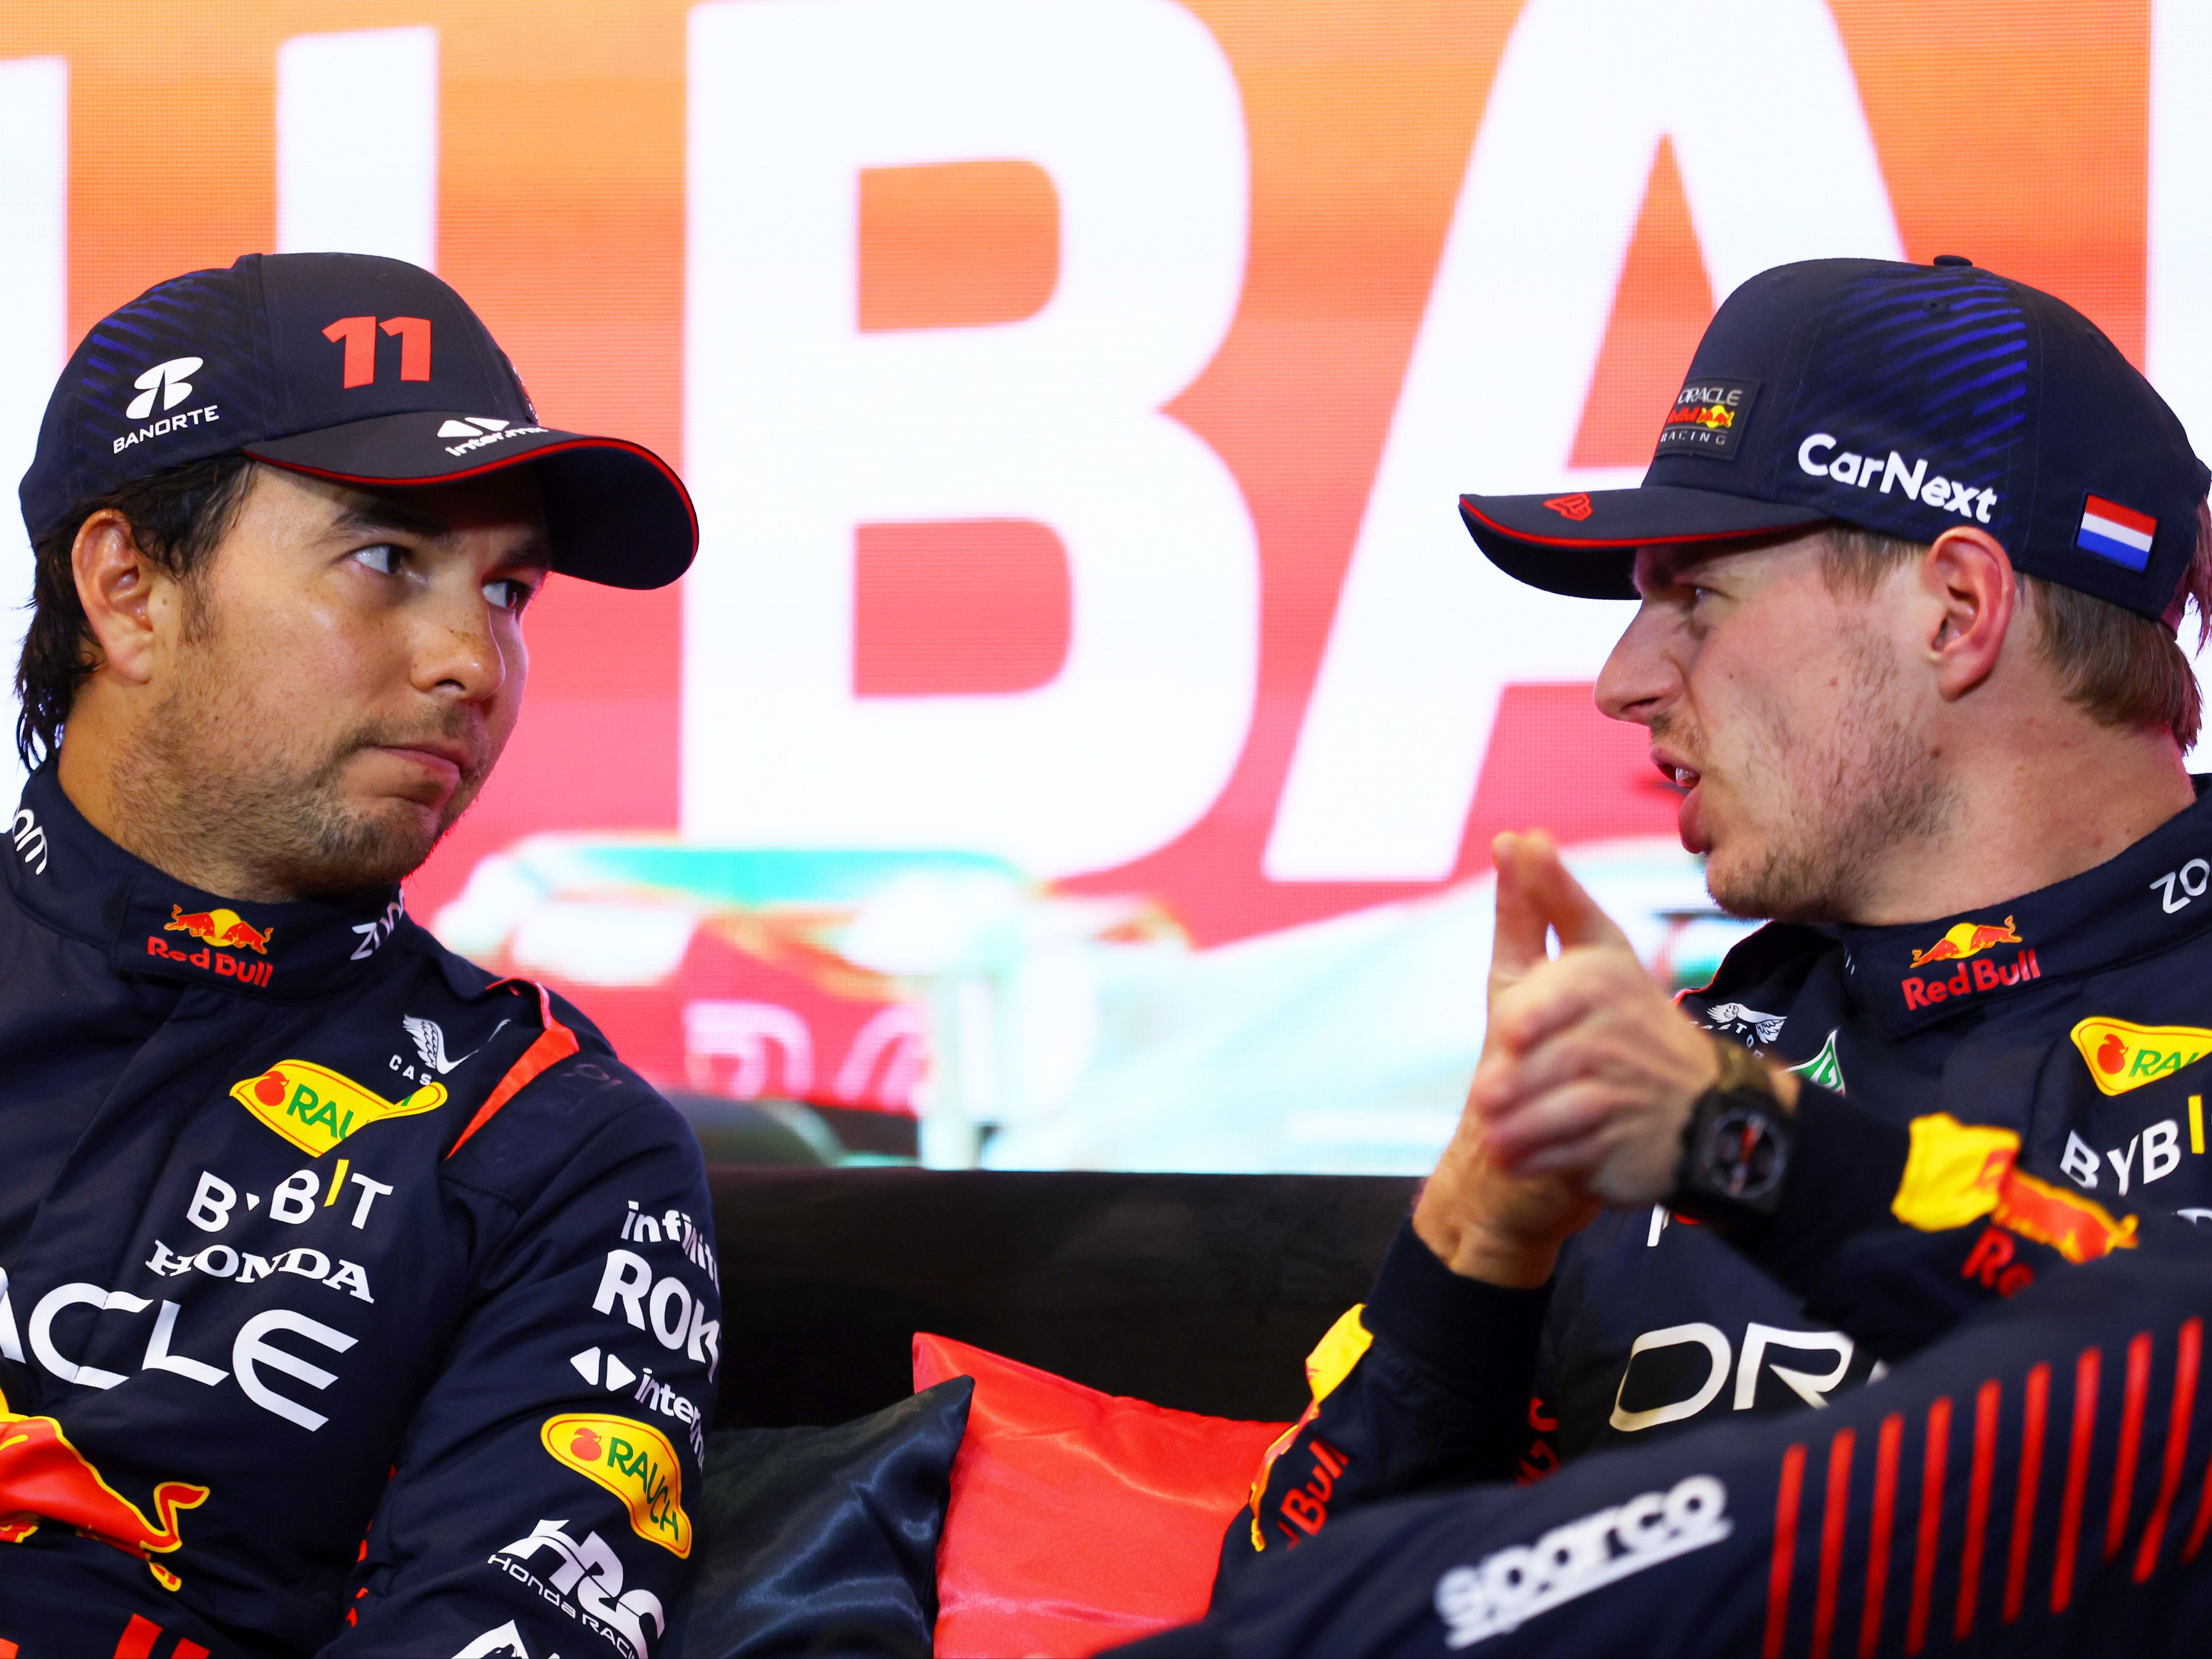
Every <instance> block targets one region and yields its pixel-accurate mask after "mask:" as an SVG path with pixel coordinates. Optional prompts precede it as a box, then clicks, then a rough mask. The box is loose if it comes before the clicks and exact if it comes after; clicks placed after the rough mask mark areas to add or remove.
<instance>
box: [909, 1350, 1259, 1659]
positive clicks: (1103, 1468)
mask: <svg viewBox="0 0 2212 1659" xmlns="http://www.w3.org/2000/svg"><path fill="white" fill-rule="evenodd" d="M953 1376H972V1377H974V1378H975V1402H974V1404H973V1405H972V1406H970V1407H969V1413H968V1433H967V1437H965V1438H964V1439H963V1441H962V1442H961V1443H960V1455H959V1456H958V1457H957V1459H956V1460H955V1461H954V1462H953V1465H952V1502H951V1507H950V1508H949V1509H948V1510H946V1511H945V1534H944V1539H943V1541H942V1542H941V1543H939V1546H938V1551H937V1605H938V1613H937V1651H938V1653H939V1656H941V1659H970V1656H977V1659H994V1656H1001V1655H1006V1654H1023V1655H1030V1654H1036V1655H1044V1656H1048V1659H1062V1656H1067V1659H1075V1656H1079V1655H1083V1654H1090V1653H1096V1652H1097V1650H1099V1649H1101V1648H1105V1647H1111V1646H1112V1645H1113V1644H1115V1643H1117V1642H1129V1641H1133V1640H1135V1639H1136V1638H1138V1637H1139V1636H1144V1635H1147V1634H1149V1633H1150V1632H1153V1631H1156V1630H1161V1629H1164V1628H1165V1627H1166V1626H1170V1625H1180V1624H1185V1623H1188V1621H1189V1620H1194V1619H1196V1618H1199V1617H1200V1616H1201V1615H1202V1614H1203V1613H1205V1612H1206V1598H1207V1596H1209V1595H1212V1590H1213V1569H1214V1564H1215V1563H1216V1562H1217V1561H1218V1559H1219V1558H1220V1553H1221V1538H1222V1534H1223V1533H1224V1532H1225V1531H1226V1530H1227V1529H1228V1526H1229V1521H1230V1517H1231V1516H1233V1515H1234V1514H1235V1513H1236V1512H1237V1510H1238V1509H1239V1508H1240V1507H1241V1506H1242V1505H1243V1504H1244V1502H1245V1500H1246V1498H1248V1497H1249V1495H1250V1491H1251V1485H1252V1474H1253V1472H1254V1471H1255V1469H1257V1468H1259V1466H1260V1458H1261V1455H1262V1454H1263V1453H1265V1452H1266V1450H1267V1447H1268V1446H1269V1444H1270V1443H1273V1440H1274V1439H1275V1437H1277V1436H1278V1435H1279V1434H1281V1433H1282V1431H1284V1429H1285V1428H1286V1427H1287V1426H1289V1425H1287V1424H1283V1423H1245V1422H1239V1421H1237V1420H1236V1419H1232V1418H1225V1417H1200V1416H1198V1415H1196V1414H1195V1413H1191V1412H1176V1411H1169V1410H1167V1409H1166V1408H1165V1407H1160V1406H1153V1405H1148V1404H1147V1403H1146V1402H1145V1401H1141V1400H1125V1399H1123V1398H1122V1397H1121V1396H1120V1395H1111V1394H1101V1393H1099V1392H1098V1391H1097V1389H1086V1388H1085V1387H1083V1385H1082V1384H1080V1383H1071V1382H1069V1381H1068V1380H1067V1379H1066V1377H1064V1376H1054V1375H1053V1374H1052V1373H1051V1372H1050V1371H1041V1370H1037V1369H1036V1367H1034V1366H1031V1365H1024V1364H1018V1363H1017V1362H1016V1361H1014V1360H1012V1359H1005V1358H1000V1356H999V1355H997V1354H994V1353H991V1352H987V1351H985V1350H984V1349H981V1348H971V1347H969V1346H968V1345H967V1344H966V1343H964V1342H955V1341H952V1340H950V1339H949V1338H946V1337H942V1336H931V1335H929V1334H926V1333H920V1334H916V1335H915V1339H914V1386H915V1388H916V1389H926V1388H929V1387H931V1386H932V1385H933V1384H935V1383H941V1382H944V1381H945V1379H946V1378H947V1377H953Z"/></svg>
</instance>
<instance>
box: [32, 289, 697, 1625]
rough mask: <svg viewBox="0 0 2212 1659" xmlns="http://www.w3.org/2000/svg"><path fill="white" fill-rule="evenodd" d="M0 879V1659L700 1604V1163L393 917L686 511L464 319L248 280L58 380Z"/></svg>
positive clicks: (44, 430) (573, 1618) (664, 570)
mask: <svg viewBox="0 0 2212 1659" xmlns="http://www.w3.org/2000/svg"><path fill="white" fill-rule="evenodd" d="M21 495H22V506H23V516H24V520H25V522H26V524H27V526H28V528H29V531H30V535H31V539H32V542H33V549H34V551H35V555H36V564H37V577H36V592H35V603H34V607H33V612H32V616H31V620H30V624H29V628H28V631H27V636H26V639H25V642H24V647H23V654H22V661H21V667H20V669H19V671H18V675H17V685H18V689H19V690H20V692H21V699H22V717H21V732H20V738H19V741H20V744H21V749H22V751H23V755H24V758H25V761H26V763H27V764H31V765H33V767H34V768H35V769H34V770H33V774H32V776H31V778H30V781H29V783H28V784H27V787H26V788H25V790H24V793H23V798H22V802H21V806H20V808H19V809H18V810H17V811H16V812H15V817H14V819H13V821H12V823H11V824H10V826H9V839H8V844H7V847H6V848H5V854H6V855H5V856H0V866H4V872H5V873H4V878H0V887H4V890H0V960H4V962H5V964H6V965H5V969H4V970H0V973H3V974H4V976H3V977H0V985H4V987H5V988H4V990H0V1654H7V1655H12V1654H15V1653H17V1652H18V1651H20V1652H21V1653H22V1654H23V1655H24V1656H26V1659H30V1656H34V1655H40V1654H46V1653H57V1654H59V1653H70V1654H91V1653H99V1654H106V1653H110V1652H113V1653H118V1654H123V1653H129V1654H137V1655H147V1654H155V1653H158V1654H160V1655H162V1656H164V1659H167V1656H169V1655H176V1656H180V1659H189V1656H200V1655H209V1654H215V1655H228V1654H245V1653H293V1652H307V1651H328V1652H333V1653H352V1652H361V1653H409V1654H434V1653H435V1654H451V1653H467V1654H472V1655H490V1654H508V1653H520V1654H532V1655H539V1656H544V1655H546V1654H550V1653H553V1652H556V1651H558V1652H562V1653H567V1654H569V1655H572V1656H574V1655H577V1654H582V1653H588V1652H599V1653H611V1654H613V1655H615V1656H619V1659H647V1655H648V1653H649V1652H650V1651H652V1650H654V1649H655V1647H656V1645H657V1644H658V1641H659V1637H660V1635H661V1632H662V1631H663V1629H664V1627H665V1623H666V1620H667V1617H668V1614H669V1613H670V1611H671V1607H672V1606H673V1604H674V1601H675V1596H676V1593H677V1591H678V1588H679V1587H680V1584H681V1583H682V1581H683V1578H684V1573H685V1571H686V1567H685V1563H686V1559H687V1558H688V1557H689V1555H690V1552H691V1549H692V1545H693V1539H692V1531H691V1522H690V1515H689V1513H688V1511H687V1509H686V1504H687V1500H689V1501H696V1492H697V1489H698V1480H699V1471H700V1461H701V1456H702V1444H703V1440H702V1431H703V1426H704V1425H705V1424H707V1423H708V1422H710V1421H711V1420H712V1418H713V1412H714V1387H713V1384H714V1376H715V1373H716V1370H717V1368H718V1366H719V1364H720V1297H719V1291H718V1285H717V1279H716V1273H715V1268H714V1243H713V1238H712V1233H711V1221H710V1212H709V1207H708V1193H707V1188H706V1182H705V1179H704V1173H703V1170H702V1164H701V1159H700V1155H699V1150H698V1147H697V1145H696V1141H695V1140H694V1139H692V1138H691V1136H690V1133H689V1132H688V1130H687V1129H686V1127H685V1126H684V1122H683V1121H682V1119H681V1118H679V1117H678V1115H676V1113H675V1112H674V1111H673V1110H672V1109H671V1108H670V1107H669V1106H668V1105H667V1104H666V1103H665V1102H663V1101H662V1100H661V1099H660V1098H659V1097H658V1096H657V1095H656V1094H655V1093H654V1092H653V1090H652V1089H651V1088H650V1087H649V1086H648V1085H646V1084H645V1083H644V1082H643V1081H642V1080H641V1079H639V1078H638V1077H637V1076H636V1074H635V1073H632V1072H630V1071H629V1070H628V1069H627V1068H626V1067H625V1066H623V1065H622V1063H621V1062H620V1061H619V1060H617V1059H616V1057H615V1055H614V1054H613V1051H612V1050H611V1048H609V1046H608V1045H607V1043H606V1042H605V1039H604V1038H603V1037H602V1036H600V1035H599V1033H598V1032H597V1031H596V1030H593V1029H592V1026H591V1024H589V1023H588V1022H587V1021H586V1020H585V1019H584V1018H583V1017H582V1016H581V1015H580V1014H579V1013H578V1012H576V1010H574V1008H572V1007H570V1006H568V1004H567V1003H565V1002H563V1001H562V1000H560V999H558V998H556V997H552V996H550V995H549V994H547V993H546V992H544V990H543V989H542V988H540V987H537V986H534V985H531V984H528V983H526V982H522V981H512V980H506V981H500V980H495V979H493V978H492V977H491V976H490V975H488V974H486V973H483V971H481V970H479V969H477V968H475V967H474V966H472V965H471V964H470V963H466V962H465V961H462V960H461V959H459V957H455V956H453V954H452V953H450V952H449V951H445V950H444V949H442V948H441V946H440V945H438V943H437V941H436V940H435V939H432V938H431V937H430V935H429V934H428V933H426V932H424V931H423V930H422V928H421V927H418V926H417V925H416V923H415V922H414V921H412V920H410V918H409V917H408V915H407V914H406V911H405V908H404V902H403V901H402V899H401V896H400V890H399V887H398V883H399V881H400V879H401V878H403V877H404V876H405V875H407V874H408V873H409V872H410V871H412V870H413V869H415V868H416V866H418V865H420V864H421V863H422V860H423V859H424V858H425V857H427V856H428V854H429V852H430V849H431V848H433V847H434V846H435V844H436V842H437V841H438V838H439V837H440V836H441V835H442V834H443V833H444V832H445V831H446V829H448V828H449V827H450V826H451V825H452V823H453V821H454V819H455V818H456V817H459V814H460V813H461V812H462V811H463V810H464V809H465V808H466V806H467V805H469V803H470V801H471V799H474V797H475V796H476V793H477V791H478V790H479V789H480V788H481V787H483V781H484V779H485V777H486V776H487V775H489V772H490V770H491V768H492V766H493V765H494V763H495V762H496V761H497V760H498V758H499V754H500V751H501V748H502V746H503V745H504V744H505V743H506V741H507V737H508V735H509V734H510V733H511V732H513V726H514V722H515V719H516V715H517V714H518V712H519V710H520V703H521V697H522V691H523V684H524V680H525V678H526V672H527V656H526V652H525V650H524V647H523V621H522V619H523V615H524V612H525V611H526V607H527V606H528V605H529V604H530V602H531V600H532V596H533V595H534V594H535V593H536V592H538V589H539V588H541V587H542V586H544V583H545V582H546V581H547V580H549V579H550V576H551V575H552V574H555V573H558V574H566V575H571V576H576V577H580V578H582V579H584V580H590V581H597V582H603V583H608V584H611V585H613V586H623V587H637V588H641V587H656V586H663V585H665V584H666V583H669V582H671V581H674V580H677V578H678V577H679V576H681V575H682V574H683V573H684V569H685V568H686V567H687V566H688V565H689V564H690V561H691V558H692V555H693V552H694V550H695V548H696V524H695V521H694V519H693V516H692V513H691V507H690V501H689V499H688V497H687V496H686V495H685V493H684V487H683V485H682V483H680V482H679V481H678V478H677V477H676V476H675V474H674V473H673V472H672V471H671V470H670V469H669V468H668V467H667V466H666V465H665V464H664V463H662V462H661V461H660V460H659V459H657V458H655V457H654V456H653V455H652V454H651V453H648V452H647V451H646V450H644V449H642V448H641V447H638V446H637V445H635V444H632V443H628V442H625V441H621V440H618V439H613V438H605V437H592V436H586V435H580V434H576V433H570V432H562V431H556V430H554V429H551V428H548V427H546V426H544V424H543V423H542V422H539V420H538V416H537V412H536V410H534V409H533V408H532V405H531V402H530V399H529V398H528V396H527V395H526V393H525V392H524V390H523V387H522V384H521V382H520V380H519V379H518V378H517V377H516V375H515V373H514V370H513V368H512V367H511V366H510V365H509V364H508V362H507V359H506V357H505V356H504V355H503V354H502V353H501V350H500V349H499V347H498V345H497V344H496V343H495V342H494V341H493V339H492V337H491V336H490V334H489V332H488V331H486V330H485V328H484V326H483V324H482V323H481V322H480V321H479V320H478V319H477V317H476V316H475V314H474V313H471V311H470V309H469V307H467V305H466V304H465V303H464V302H463V301H462V300H461V298H460V297H459V295H457V294H455V293H454V292H453V290H452V289H450V288H448V287H447V286H446V284H444V283H441V282H440V281H439V280H438V279H437V278H435V276H431V275H429V274H428V272H426V271H422V270H417V269H416V268H415V267H413V266H411V265H407V264H401V263H399V262H398V261H395V260H390V259H381V258H367V257H362V256H356V255H347V254H287V255H278V256H264V255H248V256H247V257H246V258H241V259H240V260H239V261H238V262H237V263H236V264H234V265H232V266H231V267H230V268H229V269H228V270H202V271H195V272H192V273H191V274H189V275H187V276H179V277H178V278H176V279H174V280H173V281H170V282H167V283H161V284H160V285H159V286H157V287H155V288H154V289H149V290H148V292H146V293H145V294H143V295H140V296H139V297H138V298H137V300H134V301H131V303H130V304H129V305H127V306H125V307H123V308H122V309H121V310H119V311H117V312H116V313H113V314H112V315H111V316H109V317H107V318H106V319H103V320H102V321H101V322H100V323H99V324H98V325H96V326H94V328H93V330H92V331H91V332H90V333H88V335H87V336H86V337H85V338H84V340H83V342H82V343H81V344H80V345H79V346H78V347H77V349H76V353H75V355H74V356H72V357H71V358H70V362H69V365H68V367H67V368H66V369H65V370H64V373H63V374H62V378H61V380H60V383H59V385H58V386H56V388H55V390H54V393H53V398H52V402H51V403H50V404H49V405H48V407H47V410H46V419H45V422H44V424H43V426H42V427H41V428H40V438H39V447H38V453H37V458H36V459H35V461H34V462H33V465H32V467H31V470H30V471H29V473H28V474H27V476H26V477H24V479H23V483H22V491H21Z"/></svg>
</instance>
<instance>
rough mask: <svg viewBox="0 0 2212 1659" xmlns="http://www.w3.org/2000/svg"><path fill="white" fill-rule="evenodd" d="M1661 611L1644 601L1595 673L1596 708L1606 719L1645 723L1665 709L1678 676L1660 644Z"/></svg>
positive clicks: (1663, 627) (1663, 628) (1662, 637)
mask: <svg viewBox="0 0 2212 1659" xmlns="http://www.w3.org/2000/svg"><path fill="white" fill-rule="evenodd" d="M1664 617H1665V613H1664V612H1663V611H1661V610H1660V609H1659V608H1658V607H1656V606H1655V605H1650V603H1648V602H1647V603H1645V604H1644V605H1640V606H1638V609H1637V612H1636V616H1635V617H1634V618H1633V620H1632V621H1631V622H1630V623H1629V624H1628V628H1627V631H1626V632H1625V633H1623V634H1622V635H1621V636H1620V639H1619V640H1618V641H1615V642H1614V644H1613V653H1612V654H1611V655H1610V656H1608V657H1607V658H1606V659H1605V667H1604V668H1603V669H1602V670H1601V671H1600V672H1599V674H1598V677H1597V706H1598V712H1599V713H1601V714H1604V715H1605V716H1606V718H1607V719H1608V720H1630V721H1633V722H1634V723H1635V724H1637V725H1638V726H1649V725H1650V724H1651V723H1652V722H1653V721H1655V720H1657V719H1658V718H1659V717H1660V716H1661V715H1662V714H1664V713H1666V711H1667V709H1668V706H1669V705H1670V704H1671V703H1672V702H1674V696H1675V693H1676V692H1677V691H1678V690H1679V689H1680V683H1681V682H1680V675H1679V674H1678V673H1677V672H1676V671H1675V666H1674V661H1673V659H1672V658H1671V656H1670V655H1669V654H1668V653H1667V651H1666V650H1665V649H1664V648H1663V646H1664V641H1665V635H1666V633H1667V628H1666V623H1665V619H1664Z"/></svg>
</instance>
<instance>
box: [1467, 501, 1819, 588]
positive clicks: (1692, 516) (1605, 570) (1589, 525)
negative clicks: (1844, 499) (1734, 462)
mask: <svg viewBox="0 0 2212 1659" xmlns="http://www.w3.org/2000/svg"><path fill="white" fill-rule="evenodd" d="M1459 514H1460V517H1461V518H1462V519H1463V520H1466V522H1467V527H1468V532H1469V533H1470V534H1471V535H1473V536H1474V540H1475V544H1476V545H1477V546H1478V547H1480V548H1481V549H1482V550H1483V552H1484V553H1485V554H1486V556H1488V557H1489V560H1490V562H1491V563H1492V564H1494V565H1496V566H1497V567H1498V568H1499V569H1500V570H1503V571H1504V573H1505V574H1507V575H1509V576H1510V577H1512V578H1513V579H1514V580H1516V581H1521V582H1526V583H1528V586H1531V587H1541V588H1542V589H1543V590H1544V591H1545V592H1548V593H1564V594H1566V595H1567V596H1568V597H1569V598H1571V599H1634V598H1635V597H1636V583H1635V580H1634V572H1635V568H1636V550H1637V549H1638V548H1639V547H1667V546H1673V545H1675V544H1680V543H1683V542H1704V541H1723V542H1724V541H1748V540H1750V539H1752V538H1754V537H1759V536H1771V535H1778V534H1779V533H1781V532H1784V531H1789V530H1798V529H1802V528H1803V527H1804V526H1807V525H1814V524H1819V523H1820V522H1822V521H1823V520H1825V519H1826V518H1827V516H1828V515H1827V514H1826V513H1821V512H1820V511H1818V510H1817V509H1815V508H1813V507H1790V506H1785V505H1783V504H1781V503H1778V502H1775V501H1754V500H1753V499H1752V498H1751V497H1749V496H1747V495H1722V494H1721V493H1719V492H1718V491H1717V490H1711V489H1681V488H1679V487H1674V486H1669V485H1665V484H1646V485H1644V486H1643V487H1641V488H1639V489H1595V490H1590V491H1588V492H1586V493H1585V492H1583V491H1579V490H1578V491H1575V492H1573V493H1571V494H1568V495H1462V496H1461V497H1460V498H1459Z"/></svg>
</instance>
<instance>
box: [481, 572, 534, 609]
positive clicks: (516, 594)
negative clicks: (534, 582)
mask: <svg viewBox="0 0 2212 1659" xmlns="http://www.w3.org/2000/svg"><path fill="white" fill-rule="evenodd" d="M535 591H536V590H534V589H533V588H532V586H530V584H529V583H528V582H526V581H520V580H517V579H515V578H514V577H512V576H502V577H501V578H500V579H499V580H497V581H493V582H486V583H485V584H484V585H483V596H484V598H485V599H489V601H490V602H491V603H492V604H493V605H497V606H498V607H499V608H500V609H501V611H520V610H521V609H522V607H523V606H524V605H528V604H529V603H530V596H531V594H532V592H535Z"/></svg>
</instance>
